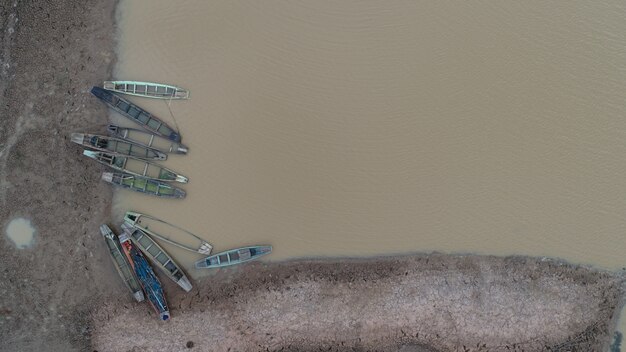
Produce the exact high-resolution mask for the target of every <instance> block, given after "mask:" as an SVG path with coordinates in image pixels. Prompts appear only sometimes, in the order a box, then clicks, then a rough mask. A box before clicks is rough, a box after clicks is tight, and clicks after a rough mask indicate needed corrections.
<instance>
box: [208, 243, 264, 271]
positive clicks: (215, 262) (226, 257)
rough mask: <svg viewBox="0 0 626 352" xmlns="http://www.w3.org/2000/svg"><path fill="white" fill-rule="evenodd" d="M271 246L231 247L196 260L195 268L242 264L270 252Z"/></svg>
mask: <svg viewBox="0 0 626 352" xmlns="http://www.w3.org/2000/svg"><path fill="white" fill-rule="evenodd" d="M271 252H272V246H251V247H242V248H237V249H231V250H228V251H224V252H221V253H217V254H214V255H212V256H209V257H206V258H204V259H202V260H199V261H197V262H196V269H211V268H223V267H226V266H231V265H237V264H243V263H246V262H249V261H252V260H256V259H259V258H261V257H262V256H265V255H267V254H270V253H271Z"/></svg>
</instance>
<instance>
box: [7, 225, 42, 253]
mask: <svg viewBox="0 0 626 352" xmlns="http://www.w3.org/2000/svg"><path fill="white" fill-rule="evenodd" d="M6 234H7V236H8V237H9V239H10V240H11V241H13V243H14V244H15V246H16V247H17V248H18V249H24V248H27V247H30V246H31V245H32V244H33V238H34V237H35V228H34V227H33V225H32V224H31V222H30V220H28V219H24V218H16V219H13V220H11V222H10V223H9V225H8V226H7V228H6Z"/></svg>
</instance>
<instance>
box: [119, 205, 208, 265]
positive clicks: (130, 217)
mask: <svg viewBox="0 0 626 352" xmlns="http://www.w3.org/2000/svg"><path fill="white" fill-rule="evenodd" d="M142 219H145V220H148V221H154V222H156V223H160V224H165V225H167V226H171V227H172V228H173V229H175V230H178V231H181V232H183V233H185V234H186V235H187V236H189V237H192V238H194V239H195V240H197V241H199V242H200V243H199V245H198V248H197V249H196V248H192V247H189V246H187V245H184V244H181V243H179V242H176V241H174V240H172V239H171V238H169V237H166V236H164V235H161V234H158V233H156V232H154V231H152V230H151V229H150V228H149V227H148V225H147V224H145V223H144V222H143V221H142ZM124 222H125V223H127V224H128V225H130V226H132V227H135V228H138V229H140V230H142V231H143V232H145V233H146V234H148V236H150V237H155V238H158V239H160V240H161V241H163V242H167V243H169V244H171V245H173V246H176V247H179V248H182V249H184V250H187V251H190V252H193V253H200V254H204V255H209V254H211V250H212V249H213V246H211V245H210V244H209V243H208V242H207V241H205V240H203V239H202V238H200V237H198V236H197V235H195V234H193V233H191V232H189V231H187V230H185V229H183V228H180V227H178V226H176V225H172V224H170V223H168V222H165V221H163V220H161V219H157V218H155V217H152V216H150V215H146V214H141V213H136V212H134V211H127V212H126V214H125V215H124Z"/></svg>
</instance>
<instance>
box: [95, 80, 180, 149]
mask: <svg viewBox="0 0 626 352" xmlns="http://www.w3.org/2000/svg"><path fill="white" fill-rule="evenodd" d="M91 94H93V95H94V96H95V97H97V98H98V99H100V100H102V101H103V102H104V103H106V104H107V105H109V107H111V108H112V109H113V110H115V111H117V112H119V113H120V114H122V116H124V117H126V118H128V119H130V120H131V121H133V122H135V123H137V124H139V125H140V126H141V127H143V128H145V129H146V130H147V131H150V132H151V133H154V134H156V135H158V136H161V137H163V138H166V139H169V140H171V141H174V142H180V141H181V136H180V134H178V133H177V132H176V131H175V130H174V129H173V128H172V127H170V126H168V125H167V124H166V123H165V122H163V121H162V120H161V119H159V118H158V117H156V116H153V115H152V114H151V113H149V112H148V111H146V110H144V109H142V108H140V107H139V106H137V105H135V104H133V103H131V102H130V101H128V100H126V99H124V98H122V97H120V96H117V95H115V94H113V93H111V92H109V91H108V90H104V89H102V88H100V87H93V88H91Z"/></svg>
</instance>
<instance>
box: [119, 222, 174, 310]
mask: <svg viewBox="0 0 626 352" xmlns="http://www.w3.org/2000/svg"><path fill="white" fill-rule="evenodd" d="M119 239H120V244H121V245H122V249H123V250H124V254H126V257H127V258H128V259H129V260H130V262H131V263H132V267H133V269H134V270H135V274H136V275H137V278H139V283H140V284H141V287H142V288H143V290H144V291H145V293H146V295H147V296H148V301H149V302H150V305H152V308H154V310H155V311H156V313H157V314H158V315H159V318H161V320H168V319H169V318H170V312H169V309H168V308H167V301H166V300H165V294H164V293H163V286H162V285H161V281H159V279H158V278H157V276H156V275H155V274H154V271H153V270H152V267H151V266H150V264H149V263H148V261H147V260H146V258H144V256H143V255H142V254H141V251H139V250H138V249H137V248H135V246H134V245H133V244H132V242H131V240H130V238H129V237H128V235H127V234H126V233H121V234H120V236H119Z"/></svg>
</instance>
